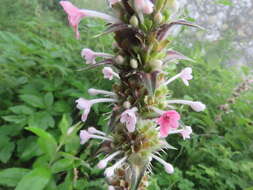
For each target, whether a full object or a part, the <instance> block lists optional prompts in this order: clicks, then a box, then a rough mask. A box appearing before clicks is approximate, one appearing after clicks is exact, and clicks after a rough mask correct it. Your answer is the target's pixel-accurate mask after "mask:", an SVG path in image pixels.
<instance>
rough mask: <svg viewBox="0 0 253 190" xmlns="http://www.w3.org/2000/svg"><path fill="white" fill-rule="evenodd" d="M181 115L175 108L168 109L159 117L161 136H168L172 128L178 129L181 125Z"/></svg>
mask: <svg viewBox="0 0 253 190" xmlns="http://www.w3.org/2000/svg"><path fill="white" fill-rule="evenodd" d="M179 120H180V115H179V113H177V112H176V111H175V110H170V111H166V112H165V113H163V114H162V115H161V117H159V119H158V120H157V123H158V124H159V125H160V134H161V137H167V136H168V134H169V131H170V129H176V128H178V126H179V122H178V121H179Z"/></svg>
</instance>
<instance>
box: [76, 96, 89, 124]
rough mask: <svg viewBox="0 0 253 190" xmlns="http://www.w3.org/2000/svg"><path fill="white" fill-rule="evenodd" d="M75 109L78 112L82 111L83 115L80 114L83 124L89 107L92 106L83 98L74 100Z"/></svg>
mask: <svg viewBox="0 0 253 190" xmlns="http://www.w3.org/2000/svg"><path fill="white" fill-rule="evenodd" d="M76 103H77V105H76V107H77V108H78V109H79V110H83V114H82V117H81V119H82V121H83V122H85V121H86V120H87V117H88V115H89V113H90V109H91V106H92V102H91V101H90V100H85V99H84V98H79V99H77V100H76Z"/></svg>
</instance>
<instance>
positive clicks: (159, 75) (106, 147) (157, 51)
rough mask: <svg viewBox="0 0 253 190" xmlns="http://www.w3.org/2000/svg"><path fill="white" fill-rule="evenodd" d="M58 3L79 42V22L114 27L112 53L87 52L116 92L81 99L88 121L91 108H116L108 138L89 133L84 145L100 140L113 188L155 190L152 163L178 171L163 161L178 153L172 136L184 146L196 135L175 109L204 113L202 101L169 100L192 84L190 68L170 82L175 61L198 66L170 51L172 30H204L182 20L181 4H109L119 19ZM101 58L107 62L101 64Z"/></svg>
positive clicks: (124, 0) (115, 0)
mask: <svg viewBox="0 0 253 190" xmlns="http://www.w3.org/2000/svg"><path fill="white" fill-rule="evenodd" d="M60 4H61V6H62V7H63V9H64V10H65V12H66V13H67V15H68V20H69V24H70V26H72V27H73V29H74V31H75V33H76V37H77V38H79V37H80V34H79V30H78V25H79V23H80V21H81V20H82V19H84V18H85V17H95V18H100V19H103V20H105V21H106V22H107V23H108V25H107V26H108V28H107V29H106V30H105V31H104V32H103V33H102V34H107V33H114V39H115V41H116V43H115V45H114V47H115V48H114V52H115V54H114V55H112V54H109V53H104V52H95V51H93V50H91V49H88V48H87V47H85V48H84V49H83V50H82V51H81V56H82V57H83V58H84V59H85V60H86V63H87V64H90V66H89V67H103V68H101V74H102V73H103V75H104V78H105V79H109V80H113V81H115V83H114V85H113V86H112V92H109V91H105V90H99V89H94V88H91V89H89V90H88V92H89V94H90V95H100V96H103V97H101V98H97V99H92V100H87V99H85V97H80V98H79V99H77V100H76V103H77V108H78V109H79V110H80V111H81V113H82V116H81V120H82V121H83V122H85V121H86V120H87V118H88V115H89V112H90V110H91V108H92V105H93V104H96V103H110V104H111V105H112V107H113V108H112V112H111V115H110V120H109V122H108V128H109V130H108V131H109V133H108V134H106V133H104V132H102V131H100V130H98V129H96V128H94V127H89V128H88V129H84V130H81V132H80V139H81V140H80V143H81V144H85V143H86V142H87V141H89V140H90V139H99V140H100V141H101V147H103V149H101V150H103V152H102V154H103V155H104V159H103V160H100V161H99V163H98V164H97V167H98V168H100V169H104V175H105V177H106V180H107V183H108V189H110V190H113V189H115V190H145V189H147V187H148V185H149V183H148V177H149V175H151V162H153V161H157V162H159V163H160V164H161V165H162V166H163V167H164V169H165V171H166V172H167V173H168V174H172V173H173V172H174V168H173V165H172V164H170V163H169V162H166V161H165V160H163V159H162V158H161V155H160V153H161V152H165V151H164V150H166V149H175V148H174V147H173V146H171V145H170V144H169V143H167V141H166V138H167V137H168V136H170V135H173V134H179V135H180V136H181V137H182V138H183V139H184V140H185V139H188V138H190V136H191V133H192V128H191V127H190V126H186V125H185V124H184V123H183V118H184V117H183V116H181V115H180V113H179V112H178V111H177V110H176V108H177V106H178V105H180V104H181V105H186V106H187V105H188V106H190V107H191V109H192V110H194V111H196V112H200V111H204V110H205V108H206V106H205V105H204V104H203V103H201V102H199V101H190V100H179V99H176V97H175V98H171V94H170V91H169V85H170V83H172V82H173V81H174V80H177V79H179V81H182V82H183V84H185V85H186V86H189V84H190V80H191V79H192V78H193V76H192V68H190V67H186V68H184V69H183V70H181V72H179V73H178V74H177V75H175V76H172V77H171V78H167V77H166V76H167V75H169V73H166V72H165V71H166V68H167V67H169V66H170V65H172V64H174V63H175V60H186V61H193V60H192V59H190V58H188V57H186V56H184V55H183V54H181V53H179V52H177V51H175V50H172V49H171V48H168V47H167V46H169V44H170V41H169V40H168V37H169V36H170V31H171V28H173V26H175V25H185V26H191V27H199V26H197V25H195V24H193V23H190V22H188V21H186V20H183V19H179V16H178V15H179V10H180V9H179V4H178V2H176V1H175V0H109V3H108V4H109V6H110V7H111V8H112V9H113V10H114V12H115V13H116V15H117V16H111V15H108V14H105V13H100V12H97V11H92V10H86V9H79V8H77V7H76V6H75V5H73V4H72V3H71V2H69V1H60ZM199 28H200V27H199ZM97 57H101V58H103V61H99V62H97V60H96V58H97ZM168 95H169V96H168ZM168 139H169V137H168ZM100 152H101V151H100Z"/></svg>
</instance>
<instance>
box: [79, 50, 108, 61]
mask: <svg viewBox="0 0 253 190" xmlns="http://www.w3.org/2000/svg"><path fill="white" fill-rule="evenodd" d="M81 56H82V57H83V58H84V59H85V60H86V63H87V64H95V63H96V58H97V57H104V58H112V55H111V54H108V53H103V52H94V51H92V50H91V49H89V48H84V49H83V50H82V52H81Z"/></svg>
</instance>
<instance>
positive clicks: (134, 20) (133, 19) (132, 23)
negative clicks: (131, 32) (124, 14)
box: [129, 15, 139, 27]
mask: <svg viewBox="0 0 253 190" xmlns="http://www.w3.org/2000/svg"><path fill="white" fill-rule="evenodd" d="M129 22H130V24H131V25H133V26H134V27H138V25H139V21H138V18H137V17H136V16H135V15H133V16H132V17H131V18H130V20H129Z"/></svg>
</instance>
